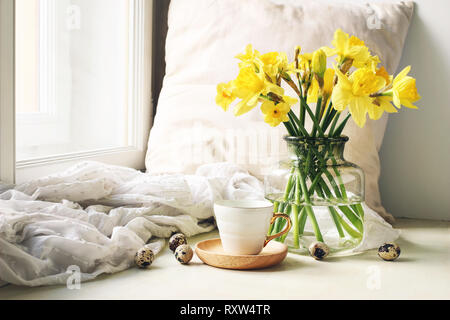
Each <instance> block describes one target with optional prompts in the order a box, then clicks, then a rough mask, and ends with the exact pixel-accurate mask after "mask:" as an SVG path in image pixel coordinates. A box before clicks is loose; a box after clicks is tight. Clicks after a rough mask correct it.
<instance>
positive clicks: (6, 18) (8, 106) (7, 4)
mask: <svg viewBox="0 0 450 320" xmlns="http://www.w3.org/2000/svg"><path fill="white" fill-rule="evenodd" d="M14 4H15V2H14V0H1V1H0V70H1V72H0V181H1V183H7V184H9V183H14V182H15V166H16V144H15V123H16V121H15V119H16V117H15V73H14V68H15V61H14V60H15V57H14V53H15V52H14V46H15V37H14V24H15V5H14Z"/></svg>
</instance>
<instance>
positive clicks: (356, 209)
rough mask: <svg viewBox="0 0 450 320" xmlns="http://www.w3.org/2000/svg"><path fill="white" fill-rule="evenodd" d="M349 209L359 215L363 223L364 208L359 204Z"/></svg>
mask: <svg viewBox="0 0 450 320" xmlns="http://www.w3.org/2000/svg"><path fill="white" fill-rule="evenodd" d="M351 207H352V208H353V209H354V210H355V211H356V212H357V213H358V214H359V217H360V218H361V220H362V221H364V208H363V207H362V205H361V204H360V203H357V204H353V205H351Z"/></svg>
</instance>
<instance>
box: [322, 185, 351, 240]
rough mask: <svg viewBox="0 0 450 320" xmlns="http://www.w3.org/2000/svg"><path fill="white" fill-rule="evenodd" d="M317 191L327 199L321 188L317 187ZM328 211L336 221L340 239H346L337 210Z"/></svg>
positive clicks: (329, 209) (331, 208)
mask: <svg viewBox="0 0 450 320" xmlns="http://www.w3.org/2000/svg"><path fill="white" fill-rule="evenodd" d="M316 190H317V194H318V195H319V196H320V197H322V198H324V199H325V195H324V193H323V191H322V189H321V188H320V186H317V189H316ZM328 211H329V212H330V215H331V217H332V219H333V221H334V224H335V225H336V229H337V230H338V233H339V237H341V238H344V237H345V235H344V231H343V230H342V226H341V223H340V222H339V219H338V217H337V216H338V213H337V211H336V209H334V208H333V207H328Z"/></svg>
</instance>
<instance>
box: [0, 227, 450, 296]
mask: <svg viewBox="0 0 450 320" xmlns="http://www.w3.org/2000/svg"><path fill="white" fill-rule="evenodd" d="M396 227H397V228H399V229H401V230H402V236H401V238H400V239H399V240H398V241H397V243H398V244H399V245H400V247H401V249H402V253H401V256H400V258H399V260H397V261H396V262H385V261H382V260H381V259H380V258H378V257H377V254H376V251H375V250H372V251H369V252H365V253H363V254H360V255H355V256H351V257H345V258H334V259H329V260H328V261H323V262H316V261H314V260H313V259H312V258H310V257H307V256H298V255H293V254H289V255H288V257H287V258H286V260H285V261H283V263H282V264H280V265H278V266H276V267H273V268H269V269H266V270H255V271H233V270H222V269H216V268H213V267H209V266H207V265H204V264H202V263H201V262H200V260H198V258H197V257H194V260H193V262H191V264H190V265H188V266H183V265H180V264H179V263H178V262H177V261H176V260H175V258H174V257H173V255H172V253H171V252H170V251H169V249H168V248H167V247H166V248H164V249H163V251H162V253H160V254H159V255H158V256H157V257H156V260H155V262H154V264H153V268H151V269H150V270H138V269H129V270H126V271H124V272H120V273H118V274H113V275H102V276H101V277H99V278H98V279H97V280H94V281H91V282H88V283H83V284H82V285H81V290H68V289H66V288H65V287H62V286H55V287H43V288H23V287H16V286H7V287H4V288H1V289H0V299H251V300H254V299H256V300H258V299H448V298H449V296H450V274H449V272H448V270H449V267H450V265H449V264H450V256H449V255H450V237H449V228H450V222H440V221H424V220H404V219H399V220H398V222H397V226H396ZM216 236H217V232H212V233H209V234H204V235H200V236H197V237H194V238H193V239H191V240H190V244H191V245H194V244H195V243H196V242H198V241H200V240H203V239H209V238H213V237H216ZM374 267H375V268H379V271H380V277H381V282H380V288H379V289H378V290H377V289H369V288H368V287H367V280H368V277H369V271H368V270H371V269H373V268H374ZM180 283H183V285H181V286H180V285H179V284H180Z"/></svg>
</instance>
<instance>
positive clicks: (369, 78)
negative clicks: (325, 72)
mask: <svg viewBox="0 0 450 320" xmlns="http://www.w3.org/2000/svg"><path fill="white" fill-rule="evenodd" d="M335 71H336V74H337V76H338V78H339V81H338V83H337V85H336V86H335V87H334V90H333V93H332V96H331V99H332V102H333V107H334V108H335V109H336V110H338V111H343V110H345V109H346V108H347V107H348V109H349V111H350V113H351V115H352V118H353V120H354V121H355V123H356V124H357V125H358V126H359V127H361V128H362V127H364V125H365V123H366V114H367V112H369V110H372V111H373V108H374V107H373V105H374V104H373V102H374V98H373V97H371V95H372V94H374V93H376V92H378V91H379V90H381V89H382V88H384V87H385V85H386V80H384V79H383V77H380V76H377V75H376V74H375V73H374V72H373V71H372V69H370V68H361V69H358V70H356V71H355V72H353V73H352V74H351V75H350V77H347V76H346V75H344V74H343V73H342V72H341V71H340V70H339V69H338V68H336V69H335ZM372 111H371V113H370V114H369V116H370V115H372V116H378V113H376V112H372Z"/></svg>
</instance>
